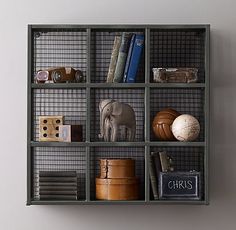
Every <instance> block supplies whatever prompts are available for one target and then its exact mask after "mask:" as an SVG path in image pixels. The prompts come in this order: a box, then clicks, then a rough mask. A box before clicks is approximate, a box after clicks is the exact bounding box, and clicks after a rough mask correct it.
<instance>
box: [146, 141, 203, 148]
mask: <svg viewBox="0 0 236 230" xmlns="http://www.w3.org/2000/svg"><path fill="white" fill-rule="evenodd" d="M148 145H149V146H186V147H188V146H205V142H181V141H152V142H148Z"/></svg>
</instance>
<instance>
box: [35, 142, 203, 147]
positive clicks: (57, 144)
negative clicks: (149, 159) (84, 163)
mask: <svg viewBox="0 0 236 230" xmlns="http://www.w3.org/2000/svg"><path fill="white" fill-rule="evenodd" d="M76 146H78V147H79V146H104V147H106V146H107V147H113V146H117V147H122V146H127V147H128V146H186V147H188V146H205V142H179V141H153V142H44V141H42V142H37V141H31V147H76Z"/></svg>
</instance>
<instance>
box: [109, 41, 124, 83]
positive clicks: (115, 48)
mask: <svg viewBox="0 0 236 230" xmlns="http://www.w3.org/2000/svg"><path fill="white" fill-rule="evenodd" d="M120 45H121V37H120V36H115V39H114V45H113V49H112V54H111V60H110V65H109V69H108V74H107V82H113V78H114V74H115V68H116V63H117V58H118V54H119V49H120Z"/></svg>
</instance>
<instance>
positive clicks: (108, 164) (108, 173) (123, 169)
mask: <svg viewBox="0 0 236 230" xmlns="http://www.w3.org/2000/svg"><path fill="white" fill-rule="evenodd" d="M100 170H101V174H100V178H131V177H135V160H133V159H100Z"/></svg>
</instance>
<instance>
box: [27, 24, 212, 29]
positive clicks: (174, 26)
mask: <svg viewBox="0 0 236 230" xmlns="http://www.w3.org/2000/svg"><path fill="white" fill-rule="evenodd" d="M29 26H30V27H31V28H32V29H60V28H61V29H76V28H82V29H86V28H90V29H113V28H114V29H122V28H124V29H127V28H130V29H132V28H134V29H135V28H143V29H145V28H150V29H152V28H156V29H158V28H160V29H178V28H179V29H181V28H183V29H187V28H190V29H194V28H196V29H203V28H208V27H209V26H210V25H209V24H139V25H137V24H119V25H115V24H98V25H94V24H91V25H82V24H81V25H80V24H47V25H45V24H43V25H42V24H30V25H29Z"/></svg>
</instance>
